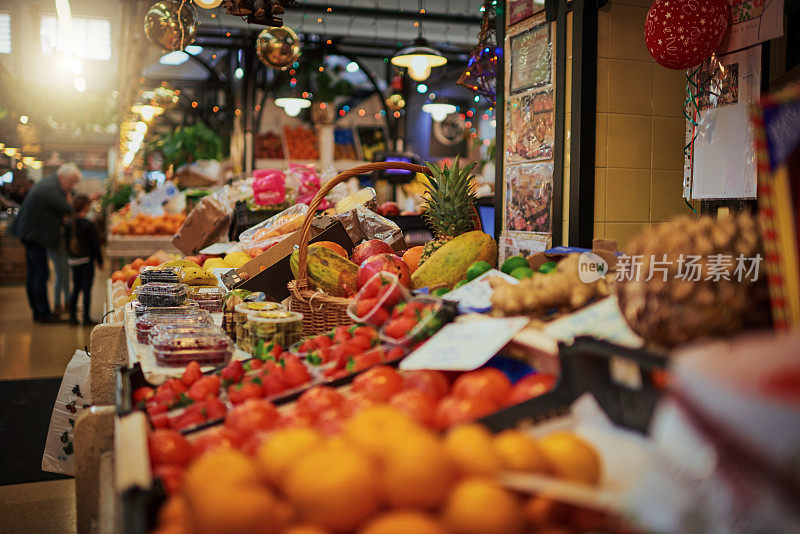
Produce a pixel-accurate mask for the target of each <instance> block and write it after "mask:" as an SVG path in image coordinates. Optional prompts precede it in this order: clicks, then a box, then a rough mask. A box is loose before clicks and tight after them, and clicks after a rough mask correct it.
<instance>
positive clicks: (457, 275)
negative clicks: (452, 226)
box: [411, 230, 497, 291]
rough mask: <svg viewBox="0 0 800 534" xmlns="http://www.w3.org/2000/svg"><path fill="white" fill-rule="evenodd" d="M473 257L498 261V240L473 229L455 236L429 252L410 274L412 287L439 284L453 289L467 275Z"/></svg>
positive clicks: (475, 259) (492, 264)
mask: <svg viewBox="0 0 800 534" xmlns="http://www.w3.org/2000/svg"><path fill="white" fill-rule="evenodd" d="M476 261H486V262H488V263H489V264H490V265H491V266H492V267H494V266H496V265H497V243H496V242H495V240H494V239H492V236H490V235H489V234H485V233H483V232H481V231H478V230H474V231H472V232H467V233H465V234H461V235H460V236H457V237H454V238H453V239H451V240H450V241H448V242H447V243H445V244H444V245H442V246H441V247H439V249H438V250H437V251H436V252H434V253H433V254H431V255H430V257H429V258H428V259H427V260H426V261H425V263H423V264H422V265H421V266H420V267H419V269H417V270H416V271H414V274H412V275H411V281H412V282H413V284H414V288H415V289H420V288H423V287H428V288H430V289H431V291H432V290H434V289H438V288H440V287H446V288H448V289H452V287H453V286H454V285H455V284H456V282H458V281H459V280H463V279H464V278H466V277H467V270H468V269H469V267H470V265H472V264H473V263H475V262H476Z"/></svg>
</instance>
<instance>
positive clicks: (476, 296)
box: [442, 269, 519, 313]
mask: <svg viewBox="0 0 800 534" xmlns="http://www.w3.org/2000/svg"><path fill="white" fill-rule="evenodd" d="M490 276H498V277H500V278H502V279H503V280H505V281H507V282H509V283H512V284H518V283H519V280H517V279H516V278H514V277H513V276H509V275H507V274H506V273H503V272H500V271H498V270H497V269H489V270H488V271H486V272H485V273H483V274H482V275H480V276H479V277H477V278H476V279H475V280H472V281H471V282H469V283H468V284H464V285H463V286H461V287H459V288H458V289H454V290H453V291H450V292H449V293H447V294H445V295H444V296H443V297H442V298H443V299H445V300H451V301H453V302H458V311H459V312H461V313H466V312H468V311H475V312H482V311H488V310H489V309H491V307H492V300H491V298H492V292H493V291H494V289H492V286H490V285H489V277H490Z"/></svg>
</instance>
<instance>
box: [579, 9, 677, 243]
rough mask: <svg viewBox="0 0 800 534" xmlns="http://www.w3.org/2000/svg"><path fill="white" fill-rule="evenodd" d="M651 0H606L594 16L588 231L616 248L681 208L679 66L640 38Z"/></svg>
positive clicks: (672, 215)
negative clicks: (669, 64)
mask: <svg viewBox="0 0 800 534" xmlns="http://www.w3.org/2000/svg"><path fill="white" fill-rule="evenodd" d="M650 4H651V0H610V1H609V5H608V6H607V7H605V8H603V9H602V10H600V13H599V17H598V59H597V137H596V139H597V141H596V158H595V214H594V221H595V224H594V235H595V237H596V238H597V237H606V238H610V239H616V240H618V241H619V242H620V245H621V246H624V245H625V243H626V242H627V241H628V240H629V239H630V237H631V236H633V235H634V234H636V233H637V232H639V231H640V230H641V229H642V228H644V227H647V226H649V225H650V224H651V223H654V222H661V221H665V220H668V219H670V218H672V217H674V216H675V215H680V214H686V213H689V212H690V209H689V208H688V207H687V206H686V204H685V202H684V201H683V199H682V197H681V194H682V187H681V182H682V178H683V171H682V169H683V145H684V118H683V114H682V111H681V109H682V105H683V100H684V95H685V77H684V72H683V71H673V70H670V69H667V68H665V67H662V66H660V65H658V64H657V63H655V61H654V60H653V58H652V57H651V56H650V54H649V53H648V51H647V47H646V46H645V43H644V19H645V15H646V13H647V9H648V8H649V6H650Z"/></svg>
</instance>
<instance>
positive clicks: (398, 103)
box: [386, 93, 406, 111]
mask: <svg viewBox="0 0 800 534" xmlns="http://www.w3.org/2000/svg"><path fill="white" fill-rule="evenodd" d="M386 106H387V107H388V108H389V109H391V110H392V111H400V110H401V109H403V108H404V107H406V101H405V100H403V95H401V94H399V93H394V94H393V95H391V96H390V97H389V98H387V99H386Z"/></svg>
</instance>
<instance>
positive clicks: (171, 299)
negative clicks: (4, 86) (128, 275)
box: [136, 282, 189, 308]
mask: <svg viewBox="0 0 800 534" xmlns="http://www.w3.org/2000/svg"><path fill="white" fill-rule="evenodd" d="M188 293H189V290H188V289H187V286H186V285H185V284H168V283H164V282H151V283H149V284H142V285H140V286H139V287H137V288H136V298H137V299H138V300H139V302H141V303H142V305H144V306H148V307H158V308H169V307H172V306H180V305H181V304H183V303H184V301H185V300H186V295H187V294H188Z"/></svg>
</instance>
